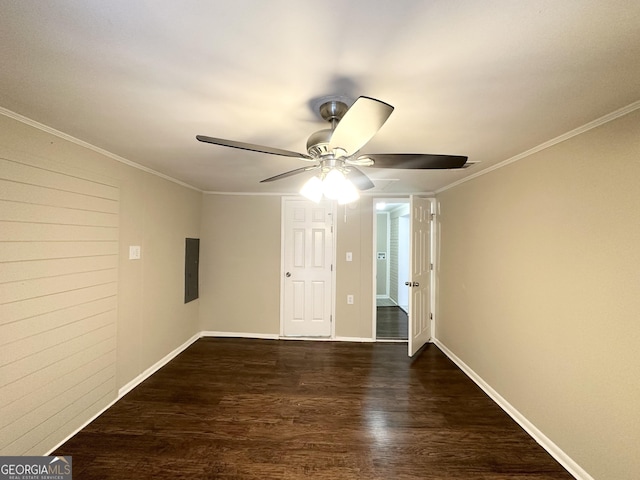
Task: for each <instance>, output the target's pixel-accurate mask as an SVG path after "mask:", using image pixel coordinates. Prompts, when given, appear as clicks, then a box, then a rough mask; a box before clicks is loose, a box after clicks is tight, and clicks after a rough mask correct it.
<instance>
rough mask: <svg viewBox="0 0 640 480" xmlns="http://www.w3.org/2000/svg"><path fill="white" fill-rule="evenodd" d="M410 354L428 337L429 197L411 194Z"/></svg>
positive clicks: (429, 323) (421, 345)
mask: <svg viewBox="0 0 640 480" xmlns="http://www.w3.org/2000/svg"><path fill="white" fill-rule="evenodd" d="M409 229H410V241H409V249H410V252H411V267H410V272H409V274H410V277H409V281H408V282H406V285H407V286H408V288H409V356H410V357H413V356H414V355H415V354H416V352H417V351H418V350H420V349H421V348H422V347H423V346H424V344H425V343H427V342H428V341H429V339H430V338H431V201H430V200H429V199H428V198H420V197H414V196H413V195H412V196H411V224H410V227H409Z"/></svg>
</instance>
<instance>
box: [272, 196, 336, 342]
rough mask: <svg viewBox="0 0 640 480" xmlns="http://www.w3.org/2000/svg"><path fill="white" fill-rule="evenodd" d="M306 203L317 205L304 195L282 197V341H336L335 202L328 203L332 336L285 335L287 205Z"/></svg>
mask: <svg viewBox="0 0 640 480" xmlns="http://www.w3.org/2000/svg"><path fill="white" fill-rule="evenodd" d="M294 200H295V201H300V200H302V201H306V202H308V203H309V204H310V205H312V204H313V205H315V204H314V203H313V202H312V201H311V200H308V199H307V198H305V197H303V196H302V195H283V196H282V197H280V335H279V338H280V339H284V340H317V341H322V340H334V339H335V338H336V268H335V265H336V245H337V242H336V238H337V232H336V214H337V208H336V206H337V204H336V202H335V201H331V202H329V203H328V205H329V210H330V212H331V218H332V235H331V265H332V269H331V314H330V315H331V335H330V336H329V337H287V336H285V334H284V289H285V273H286V267H285V258H286V256H285V205H286V202H288V201H294Z"/></svg>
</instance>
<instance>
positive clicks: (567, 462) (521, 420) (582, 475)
mask: <svg viewBox="0 0 640 480" xmlns="http://www.w3.org/2000/svg"><path fill="white" fill-rule="evenodd" d="M433 343H435V345H436V346H437V347H438V348H439V349H440V350H442V352H443V353H444V354H445V355H446V356H447V357H449V359H451V361H452V362H453V363H455V364H456V365H457V366H458V367H459V368H460V370H462V371H463V372H464V373H465V374H467V376H468V377H469V378H470V379H471V380H473V381H474V382H475V383H476V385H478V386H479V387H480V388H481V389H482V390H483V391H484V393H486V394H487V395H488V396H489V397H490V398H491V399H492V400H493V401H494V402H496V403H497V404H498V406H499V407H500V408H502V410H504V411H505V412H506V413H507V414H508V415H509V416H510V417H511V418H513V420H515V422H516V423H517V424H518V425H520V426H521V427H522V428H523V429H524V431H525V432H527V433H528V434H529V435H530V436H531V437H532V438H533V439H534V440H535V441H536V442H538V443H539V444H540V446H542V448H544V449H545V450H546V451H547V452H548V453H549V455H551V456H552V457H553V458H555V459H556V461H557V462H558V463H559V464H560V465H562V466H563V467H564V468H565V469H566V470H567V471H568V472H569V473H570V474H571V475H573V476H574V477H575V478H576V479H577V480H594V479H593V477H592V476H591V475H589V474H588V473H587V472H586V471H585V470H584V469H583V468H582V467H581V466H580V465H578V464H577V463H576V462H575V461H574V460H573V459H572V458H571V457H569V455H567V454H566V453H565V452H564V451H563V450H562V449H561V448H560V447H558V446H557V445H556V444H555V443H553V442H552V441H551V439H549V437H547V436H546V435H545V434H544V433H542V432H541V431H540V430H539V429H538V428H537V427H536V426H535V425H534V424H533V423H531V422H530V421H529V420H528V419H527V418H526V417H525V416H524V415H522V414H521V413H520V412H519V411H518V410H517V409H516V408H515V407H514V406H513V405H511V404H510V403H509V402H508V401H507V400H505V398H504V397H503V396H502V395H500V394H499V393H498V392H497V391H495V390H494V389H493V388H492V387H491V386H490V385H489V384H488V383H487V382H485V381H484V380H483V379H482V377H480V375H478V374H477V373H476V372H474V371H473V370H472V369H471V367H469V366H468V365H467V364H466V363H464V362H463V361H462V360H461V359H460V358H458V356H456V354H455V353H453V352H452V351H451V350H449V349H448V348H447V347H446V346H445V345H444V344H443V343H442V342H441V341H439V340H438V339H437V338H434V339H433Z"/></svg>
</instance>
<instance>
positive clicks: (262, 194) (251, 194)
mask: <svg viewBox="0 0 640 480" xmlns="http://www.w3.org/2000/svg"><path fill="white" fill-rule="evenodd" d="M202 193H203V194H204V195H232V196H233V195H235V196H238V197H287V196H288V197H291V196H294V195H295V193H291V192H288V193H285V192H280V193H278V192H216V191H212V190H206V191H203V192H202ZM300 198H301V199H302V198H304V197H300Z"/></svg>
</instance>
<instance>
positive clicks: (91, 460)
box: [54, 339, 572, 480]
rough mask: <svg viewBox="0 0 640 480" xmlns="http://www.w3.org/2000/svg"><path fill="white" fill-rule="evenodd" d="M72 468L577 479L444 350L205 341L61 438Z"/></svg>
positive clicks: (103, 474) (86, 474) (129, 472)
mask: <svg viewBox="0 0 640 480" xmlns="http://www.w3.org/2000/svg"><path fill="white" fill-rule="evenodd" d="M54 454H55V455H72V456H73V469H74V479H81V480H97V479H126V480H136V479H256V480H257V479H310V478H316V479H332V480H333V479H385V480H387V479H407V480H408V479H433V480H435V479H458V480H461V479H465V480H471V479H478V480H480V479H482V480H506V479H523V480H524V479H526V480H551V479H554V480H555V479H571V478H572V477H571V476H570V475H569V474H568V473H567V472H566V471H565V470H564V469H563V468H562V467H561V466H560V465H559V464H558V463H556V462H555V461H554V460H553V459H552V458H551V457H550V456H549V455H548V454H547V453H546V452H545V451H544V450H543V449H542V448H541V447H540V446H539V445H538V444H537V443H536V442H535V441H534V440H532V439H531V438H530V437H529V436H528V435H527V434H526V433H525V432H524V431H523V430H522V429H521V428H520V427H519V426H518V425H517V424H515V423H514V422H513V421H512V420H511V419H510V418H509V417H508V416H507V415H506V414H505V413H504V412H503V411H502V410H501V409H500V408H499V407H498V406H497V405H496V404H495V403H493V402H492V401H491V400H490V399H489V398H488V397H487V396H486V395H485V394H484V393H483V392H482V391H481V390H480V389H479V388H478V387H477V386H476V385H475V384H474V383H472V382H471V380H469V379H468V378H467V377H466V376H465V375H464V374H463V373H462V372H461V371H460V370H459V369H458V368H457V367H456V366H455V365H454V364H453V363H452V362H450V361H449V360H448V359H447V358H446V357H445V356H444V355H443V354H442V352H440V350H438V349H437V347H435V346H433V345H428V346H427V347H426V348H425V350H424V351H423V352H422V354H421V355H420V356H419V357H418V358H417V359H416V360H415V361H413V362H411V360H410V359H408V358H407V357H406V345H404V344H390V343H378V344H356V343H333V342H301V341H275V340H239V339H201V340H199V341H197V342H196V343H195V344H194V345H192V346H191V347H190V348H189V349H187V350H186V351H185V352H183V353H182V354H181V355H180V356H178V357H177V358H176V359H175V360H173V361H172V362H171V363H169V364H168V365H167V366H165V367H164V368H163V369H161V370H160V371H159V372H157V373H156V374H155V375H153V376H152V377H151V378H149V379H148V380H147V381H145V382H144V383H143V384H142V385H140V386H139V387H138V388H136V389H135V390H133V391H132V392H131V393H129V394H128V395H127V396H125V397H124V398H123V399H121V400H120V401H119V402H118V403H116V404H115V405H114V406H113V407H112V408H110V409H109V410H108V411H107V412H105V413H104V414H103V415H102V416H100V417H99V418H98V419H97V420H95V421H94V422H93V423H91V424H90V425H89V426H87V427H86V428H85V429H84V430H83V431H82V432H80V433H79V434H78V435H76V436H75V437H73V438H72V439H71V440H69V441H68V442H67V443H66V444H64V445H63V446H62V447H60V448H59V449H58V450H57V451H56V452H55V453H54Z"/></svg>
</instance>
